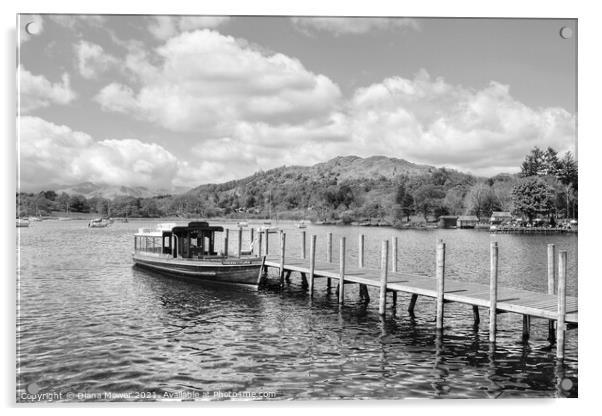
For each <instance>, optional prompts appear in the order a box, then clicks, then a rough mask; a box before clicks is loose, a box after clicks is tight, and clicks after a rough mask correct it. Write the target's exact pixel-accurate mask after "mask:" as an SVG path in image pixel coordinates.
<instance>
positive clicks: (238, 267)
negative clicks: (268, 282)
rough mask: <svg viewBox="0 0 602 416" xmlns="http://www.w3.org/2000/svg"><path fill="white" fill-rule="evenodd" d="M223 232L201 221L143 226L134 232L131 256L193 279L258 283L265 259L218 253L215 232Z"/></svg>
mask: <svg viewBox="0 0 602 416" xmlns="http://www.w3.org/2000/svg"><path fill="white" fill-rule="evenodd" d="M223 231H224V228H223V227H220V226H210V225H209V224H208V223H206V222H202V221H198V222H197V221H195V222H189V223H188V225H176V224H174V223H166V224H159V225H158V226H157V228H156V229H147V228H141V229H139V230H138V232H137V233H136V234H135V235H134V253H133V255H132V259H133V261H134V263H135V264H136V265H137V266H140V267H144V268H147V269H151V270H154V271H156V272H159V273H165V274H168V275H175V276H180V277H186V278H188V279H191V280H198V281H206V282H215V283H234V284H244V285H254V286H257V285H259V283H260V277H261V276H260V269H261V266H262V258H261V257H259V256H254V255H253V254H243V253H241V255H240V256H234V255H227V254H224V253H223V252H221V251H220V252H218V251H217V250H216V249H215V239H216V236H215V234H216V233H221V232H223Z"/></svg>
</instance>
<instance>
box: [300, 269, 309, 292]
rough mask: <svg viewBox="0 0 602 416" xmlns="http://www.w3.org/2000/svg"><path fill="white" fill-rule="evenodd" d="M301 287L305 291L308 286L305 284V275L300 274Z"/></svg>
mask: <svg viewBox="0 0 602 416" xmlns="http://www.w3.org/2000/svg"><path fill="white" fill-rule="evenodd" d="M301 287H302V288H303V289H307V288H308V287H309V284H308V283H307V275H306V274H305V273H301Z"/></svg>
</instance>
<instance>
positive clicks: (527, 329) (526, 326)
mask: <svg viewBox="0 0 602 416" xmlns="http://www.w3.org/2000/svg"><path fill="white" fill-rule="evenodd" d="M530 335H531V317H530V316H529V315H523V341H528V340H529V337H530Z"/></svg>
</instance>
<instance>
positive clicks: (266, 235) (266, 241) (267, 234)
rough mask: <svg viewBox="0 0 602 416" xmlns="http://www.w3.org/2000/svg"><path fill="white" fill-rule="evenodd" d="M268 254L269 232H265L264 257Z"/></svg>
mask: <svg viewBox="0 0 602 416" xmlns="http://www.w3.org/2000/svg"><path fill="white" fill-rule="evenodd" d="M268 254H270V231H269V230H265V255H266V256H267V255H268Z"/></svg>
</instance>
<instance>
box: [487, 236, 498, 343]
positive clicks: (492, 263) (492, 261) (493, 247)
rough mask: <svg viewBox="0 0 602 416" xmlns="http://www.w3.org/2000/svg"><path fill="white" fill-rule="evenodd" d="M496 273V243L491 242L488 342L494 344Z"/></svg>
mask: <svg viewBox="0 0 602 416" xmlns="http://www.w3.org/2000/svg"><path fill="white" fill-rule="evenodd" d="M497 273H498V249H497V242H496V241H493V242H492V243H491V248H490V268H489V342H495V331H496V323H497V322H496V320H497V315H496V308H497Z"/></svg>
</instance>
